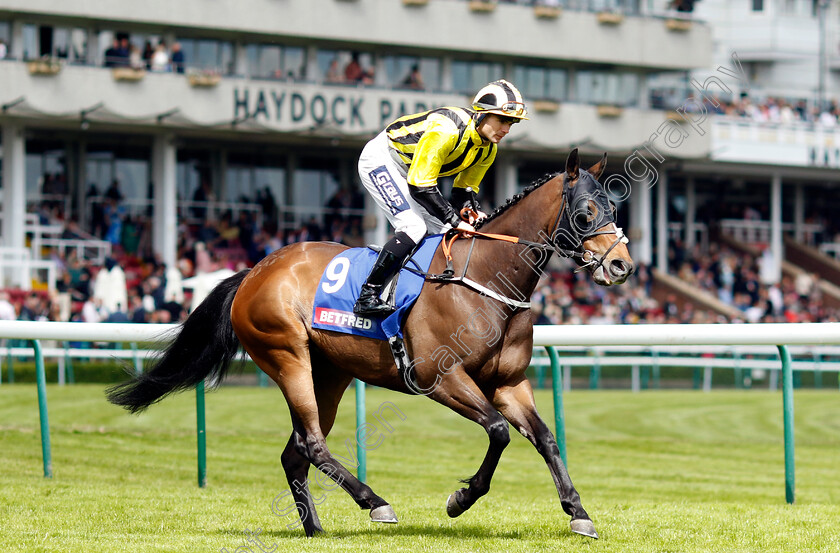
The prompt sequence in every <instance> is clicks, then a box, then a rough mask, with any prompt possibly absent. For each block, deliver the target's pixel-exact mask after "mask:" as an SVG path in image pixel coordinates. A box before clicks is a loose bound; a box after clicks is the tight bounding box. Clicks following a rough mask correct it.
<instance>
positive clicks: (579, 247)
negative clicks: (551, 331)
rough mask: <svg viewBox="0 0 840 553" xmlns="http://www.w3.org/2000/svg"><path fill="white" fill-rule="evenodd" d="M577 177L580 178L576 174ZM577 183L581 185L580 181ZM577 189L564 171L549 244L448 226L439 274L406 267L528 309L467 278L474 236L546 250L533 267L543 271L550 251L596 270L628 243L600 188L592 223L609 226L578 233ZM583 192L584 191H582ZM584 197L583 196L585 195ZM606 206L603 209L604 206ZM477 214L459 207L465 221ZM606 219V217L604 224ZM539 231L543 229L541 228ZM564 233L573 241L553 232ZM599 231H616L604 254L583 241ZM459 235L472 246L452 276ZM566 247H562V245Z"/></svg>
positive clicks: (609, 232)
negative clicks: (575, 218)
mask: <svg viewBox="0 0 840 553" xmlns="http://www.w3.org/2000/svg"><path fill="white" fill-rule="evenodd" d="M582 173H583V174H585V175H589V173H587V172H586V171H582ZM590 178H591V179H592V181H593V182H595V183H596V184H598V181H597V180H595V178H594V177H591V176H590ZM578 179H580V177H578ZM578 186H581V185H580V184H579V185H578ZM575 188H576V190H575V192H574V196H575V198H573V197H572V196H573V194H572V192H570V191H569V190H570V189H569V187H568V186H566V175H565V173H564V174H563V205H562V207H561V208H560V210H559V211H558V212H557V218H556V219H555V220H554V225H553V226H552V229H551V235H550V237H546V238H548V243H545V242H532V241H530V240H525V239H523V238H519V237H518V236H508V235H506V234H488V233H484V232H479V231H474V232H465V231H458V230H455V229H450V230H449V231H447V232H446V234H445V235H444V237H443V240H442V241H441V249H442V250H443V255H444V258H445V259H446V268H445V269H444V271H443V273H441V274H438V275H436V274H431V273H425V272H421V271H416V270H413V269H408V270H410V271H411V272H414V273H415V274H418V275H421V276H423V278H425V279H426V280H431V281H437V282H459V283H461V284H463V285H465V286H467V287H468V288H472V289H473V290H475V291H476V292H478V293H479V294H482V295H484V296H489V297H491V298H494V299H496V300H498V301H500V302H502V303H505V304H507V305H508V306H510V307H512V308H514V309H529V308H530V306H531V304H530V303H528V302H523V301H518V300H513V299H511V298H508V297H506V296H503V295H501V294H499V293H497V292H495V291H493V290H491V289H489V288H487V287H486V286H483V285H481V284H479V283H477V282H475V281H473V280H471V279H469V278H467V276H466V275H467V267H469V264H470V258H471V257H472V251H473V247H474V246H475V239H476V238H486V239H491V240H502V241H505V242H510V243H513V244H521V245H523V246H527V247H529V248H534V249H537V250H541V251H543V252H545V251H547V252H548V255H545V256H540V257H541V259H540V261H539V262H538V263H537V264H536V266H535V269H537V270H539V271H542V269H543V268H544V267H545V266H546V265H547V264H548V261H549V260H550V259H551V254H552V253H553V252H555V251H556V252H557V253H558V255H561V256H563V257H568V258H571V259H572V260H574V262H575V263H577V264H578V266H579V267H578V268H577V269H575V272H576V273H577V272H580V271H583V270H589V271H591V272H592V271H595V270H597V269H598V267H602V268H604V270H605V271H606V268H605V267H604V261H605V260H606V258H607V256H608V255H609V253H610V252H611V251H612V250H613V249H614V248H615V247H616V246H618V245H619V244H627V243H628V242H629V240H628V238H627V237H626V236H625V235H624V232H623V231H622V230H621V228H620V227H618V226H617V225H616V224H615V220H614V218H613V216H612V204H611V203H610V201H609V199H608V198H607V195H606V193H605V192H604V191H603V189H601V190H598V189H595V195H594V199H595V201H596V203H597V204H598V205H599V207H600V209H599V210H598V213H599V216H598V217H597V218H596V219H595V221H594V224H593V225H591V226H593V227H594V228H596V229H602V228H604V227H605V226H607V225H612V228H611V229H609V230H595V231H593V232H580V230H579V229H578V228H577V227H576V226H575V224H574V222H573V220H572V218H573V214H572V212H571V208H569V207H568V206H569V205H571V203H572V202H575V201H576V197H577V195H578V194H580V191H582V190H583V188H584V187H583V186H581V188H577V187H575ZM584 194H586V191H584ZM584 197H586V196H584ZM605 208H606V209H605ZM564 213H565V214H566V219H567V220H568V227H569V228H568V230H567V229H564V228H562V227H561V226H560V225H561V221H562V220H563V214H564ZM475 216H477V214H476V213H475V211H474V210H472V209H471V208H464V209H462V210H461V217H462V218H463V219H464V220H471V217H475ZM605 219H609V220H608V221H607V222H606V223H605ZM540 233H541V234H542V231H540ZM558 234H560V235H564V236H566V237H571V238H572V241H571V242H570V244H569V245H560V244H559V240H558V237H557V236H555V235H558ZM602 234H615V240H613V243H612V244H611V245H610V247H609V248H607V251H605V252H604V254H603V255H601V256H598V255H597V254H596V253H595V252H593V251H592V250H588V249H586V248H585V247H584V246H583V244H584V242H586V241H587V240H589V239H590V238H593V237H595V236H600V235H602ZM461 236H466V237H470V238H472V239H473V242H472V246H470V249H469V252H468V253H467V259H466V261H465V263H464V268H463V274H462V275H460V276H456V275H455V271H454V267H453V263H452V253H451V250H452V245H453V243H454V242H455V240H457V239H458V238H459V237H461ZM564 246H565V247H564Z"/></svg>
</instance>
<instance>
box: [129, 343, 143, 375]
mask: <svg viewBox="0 0 840 553" xmlns="http://www.w3.org/2000/svg"><path fill="white" fill-rule="evenodd" d="M131 358H132V359H133V360H134V374H136V375H140V374H142V373H143V365H142V364H141V362H140V356H139V355H138V354H137V342H131Z"/></svg>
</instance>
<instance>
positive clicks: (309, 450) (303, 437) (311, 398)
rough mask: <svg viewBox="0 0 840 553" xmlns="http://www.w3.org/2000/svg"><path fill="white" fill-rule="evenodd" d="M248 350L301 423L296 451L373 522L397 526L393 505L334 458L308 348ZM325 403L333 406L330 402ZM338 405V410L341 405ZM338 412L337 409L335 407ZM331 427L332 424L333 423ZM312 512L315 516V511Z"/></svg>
mask: <svg viewBox="0 0 840 553" xmlns="http://www.w3.org/2000/svg"><path fill="white" fill-rule="evenodd" d="M246 349H248V352H249V353H250V355H251V358H252V359H254V361H255V362H256V363H257V365H259V366H260V367H261V368H263V370H264V371H265V372H266V373H267V374H268V375H269V376H270V377H271V378H272V379H274V381H275V382H277V384H278V386H280V389H281V390H282V392H283V395H284V396H285V397H286V402H287V403H288V404H289V409H290V410H291V412H292V416H293V417H295V418H296V419H297V421H298V422H299V429H298V428H297V426H296V432H295V434H294V435H293V438H294V439H292V440H290V443H291V444H292V445H293V447H294V448H295V451H296V452H297V453H298V454H299V455H300V456H302V457H304V458H305V459H307V460H308V461H309V462H310V463H312V464H313V465H315V467H316V468H318V469H319V470H320V471H321V472H323V473H324V474H326V475H327V476H329V477H330V478H332V480H333V481H335V483H336V484H337V485H339V486H340V487H341V488H342V489H344V490H345V491H346V492H347V493H348V494H349V495H350V496H351V497H352V498H353V500H354V501H355V502H356V504H357V505H359V507H361V508H362V509H370V511H371V513H370V514H371V518H372V519H374V520H377V521H382V522H386V521H388V522H396V516H395V515H394V513H393V510H392V509H391V507H390V505H388V503H387V502H386V501H385V500H384V499H382V498H381V497H379V496H378V495H376V494H375V493H374V492H373V490H371V488H370V487H369V486H367V485H366V484H364V483H362V482H360V481H359V479H358V478H356V477H355V476H353V474H352V473H351V472H350V471H349V470H347V469H346V468H345V467H344V466H343V465H342V464H341V463H339V462H338V461H337V460H336V459H335V457H333V455H332V453H330V451H329V449H328V448H327V442H326V437H325V433H324V431H322V428H321V420H320V414H319V402H318V400H317V395H316V392H315V381H317V382H318V385H319V387H320V385H321V384H322V380H324V379H316V378H313V374H312V369H311V366H310V356H309V351H308V350H307V349H306V347H305V345H304V344H301V345H299V346H289V345H288V344H284V347H278V348H272V349H269V350H265V349H261V350H254V349H253V348H248V345H247V344H246ZM266 368H267V369H268V370H266ZM345 384H346V383H345ZM339 397H340V396H339ZM324 403H325V404H327V405H329V402H324ZM335 403H336V406H337V403H338V402H337V401H336V402H335ZM325 406H326V405H325ZM334 408H335V406H333V409H334ZM334 416H335V413H332V414H331V416H330V417H328V418H334ZM331 426H332V423H330V427H331ZM288 458H289V460H290V462H291V461H292V460H293V459H292V458H291V457H288ZM292 464H294V463H292ZM295 468H296V469H297V471H298V472H297V474H299V471H300V470H301V468H298V467H295ZM287 477H288V476H287ZM313 507H314V506H313ZM312 512H313V513H314V508H313V510H312ZM304 522H306V521H304ZM313 530H314V525H313Z"/></svg>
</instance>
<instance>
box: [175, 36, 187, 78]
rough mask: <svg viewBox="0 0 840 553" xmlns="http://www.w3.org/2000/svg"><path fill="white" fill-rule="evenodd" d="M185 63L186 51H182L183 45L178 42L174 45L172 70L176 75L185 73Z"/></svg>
mask: <svg viewBox="0 0 840 553" xmlns="http://www.w3.org/2000/svg"><path fill="white" fill-rule="evenodd" d="M184 62H185V60H184V51H183V50H181V43H180V42H176V43H174V44H173V45H172V70H173V71H174V72H176V73H183V72H184Z"/></svg>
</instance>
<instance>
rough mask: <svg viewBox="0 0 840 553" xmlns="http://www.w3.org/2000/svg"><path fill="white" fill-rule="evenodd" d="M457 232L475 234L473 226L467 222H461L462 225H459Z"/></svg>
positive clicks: (456, 228)
mask: <svg viewBox="0 0 840 553" xmlns="http://www.w3.org/2000/svg"><path fill="white" fill-rule="evenodd" d="M455 230H460V231H464V232H475V229H474V228H473V226H472V225H471V224H469V223H468V222H466V221H461V222H460V223H458V226H457V227H455Z"/></svg>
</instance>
